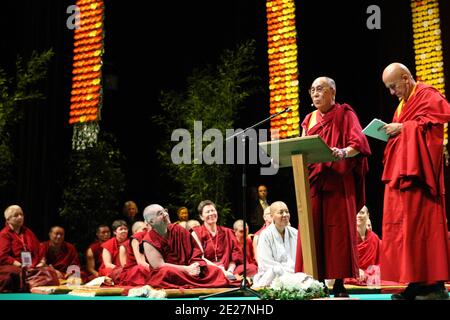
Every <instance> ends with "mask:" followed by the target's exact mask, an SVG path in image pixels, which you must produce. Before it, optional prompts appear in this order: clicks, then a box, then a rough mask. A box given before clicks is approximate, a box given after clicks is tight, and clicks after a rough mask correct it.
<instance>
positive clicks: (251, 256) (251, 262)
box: [234, 237, 258, 277]
mask: <svg viewBox="0 0 450 320" xmlns="http://www.w3.org/2000/svg"><path fill="white" fill-rule="evenodd" d="M238 244H239V247H240V248H241V250H242V252H244V243H242V244H241V243H239V242H238ZM246 244H247V245H246V247H247V251H246V253H245V254H246V257H247V265H246V268H247V276H248V277H252V276H254V275H255V274H257V273H258V264H257V263H256V259H255V253H254V251H253V241H252V238H250V237H247V241H246ZM242 257H244V256H242ZM234 273H235V274H243V273H244V264H240V265H238V266H237V267H236V269H235V270H234Z"/></svg>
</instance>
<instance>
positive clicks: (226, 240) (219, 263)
mask: <svg viewBox="0 0 450 320" xmlns="http://www.w3.org/2000/svg"><path fill="white" fill-rule="evenodd" d="M198 213H199V215H200V219H201V220H202V221H203V225H202V226H200V227H196V228H194V231H192V233H191V234H192V236H193V238H194V239H195V240H196V241H197V244H198V246H197V247H196V249H195V250H200V253H199V254H201V255H202V256H203V260H205V261H206V263H207V264H208V265H210V266H214V267H218V268H220V269H221V270H222V271H223V273H224V274H225V276H227V278H229V279H233V280H235V279H238V278H239V276H240V275H239V273H236V272H235V269H236V266H237V265H240V264H242V262H243V258H244V256H243V254H242V250H241V247H240V246H239V244H238V242H237V240H236V236H235V235H234V232H233V230H231V229H230V228H226V227H222V226H219V225H218V224H217V220H218V213H217V210H216V205H215V204H214V203H213V202H212V201H210V200H204V201H202V202H200V204H199V205H198ZM238 271H241V272H242V270H238Z"/></svg>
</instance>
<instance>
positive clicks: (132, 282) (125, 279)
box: [116, 231, 150, 286]
mask: <svg viewBox="0 0 450 320" xmlns="http://www.w3.org/2000/svg"><path fill="white" fill-rule="evenodd" d="M146 234H147V231H141V232H138V233H135V234H134V235H132V236H131V238H130V239H129V240H127V241H125V242H124V243H123V244H122V246H123V247H124V248H125V250H126V252H127V259H126V260H127V263H126V264H125V266H124V267H123V269H122V272H121V273H120V275H119V277H118V278H117V280H116V281H117V283H118V284H119V285H122V286H143V285H145V284H146V283H147V279H148V277H149V274H150V270H149V269H148V268H145V267H144V266H141V265H138V264H137V260H136V257H135V255H134V253H133V248H132V247H131V241H133V239H135V240H137V241H138V243H139V247H140V248H142V247H141V244H142V241H143V239H144V237H145V235H146ZM140 251H142V250H141V249H140ZM141 253H143V251H142V252H141Z"/></svg>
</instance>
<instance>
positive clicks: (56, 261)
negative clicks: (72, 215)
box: [41, 226, 80, 279]
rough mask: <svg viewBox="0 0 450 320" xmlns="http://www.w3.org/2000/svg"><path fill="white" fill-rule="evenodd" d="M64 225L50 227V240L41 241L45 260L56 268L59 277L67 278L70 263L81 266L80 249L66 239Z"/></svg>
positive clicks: (42, 254)
mask: <svg viewBox="0 0 450 320" xmlns="http://www.w3.org/2000/svg"><path fill="white" fill-rule="evenodd" d="M64 235H65V231H64V228H63V227H60V226H54V227H52V228H51V229H50V232H49V233H48V237H49V239H50V240H48V241H45V242H42V243H41V256H42V259H43V261H44V262H45V263H46V264H47V265H48V266H50V267H52V268H54V269H55V271H56V274H57V275H58V278H59V279H66V278H67V276H68V275H66V271H67V268H68V267H69V266H70V265H77V266H80V259H79V258H78V251H77V249H76V248H75V246H74V245H73V244H71V243H68V242H66V241H64Z"/></svg>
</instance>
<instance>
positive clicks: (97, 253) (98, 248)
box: [89, 241, 103, 271]
mask: <svg viewBox="0 0 450 320" xmlns="http://www.w3.org/2000/svg"><path fill="white" fill-rule="evenodd" d="M89 248H90V249H91V250H92V253H93V254H94V261H95V270H97V271H98V269H100V266H101V265H102V263H103V256H102V253H103V247H102V244H101V243H100V242H98V241H95V242H93V243H91V245H90V246H89Z"/></svg>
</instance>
